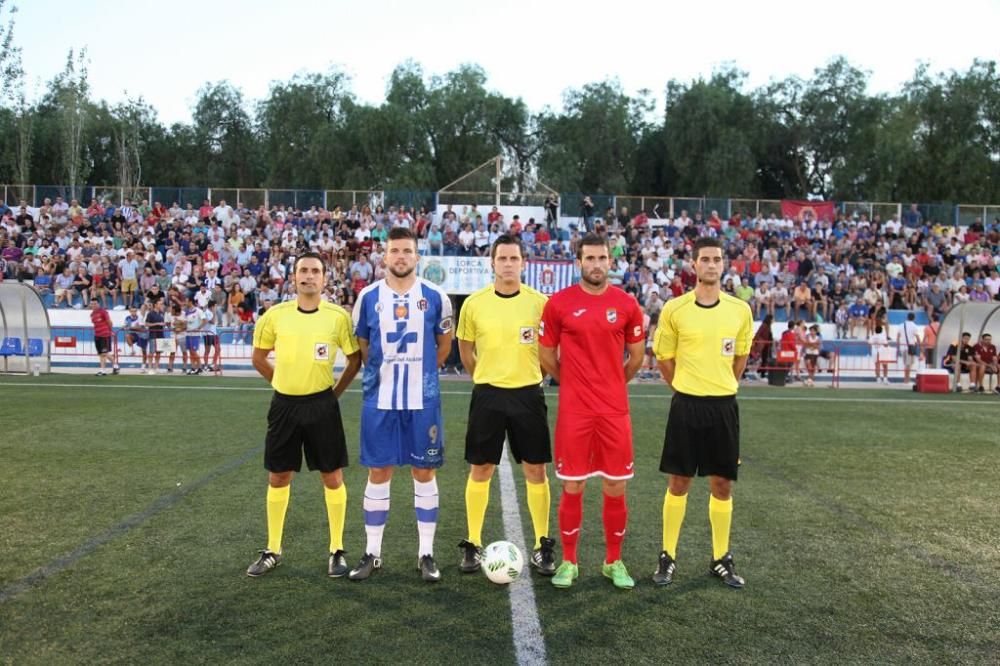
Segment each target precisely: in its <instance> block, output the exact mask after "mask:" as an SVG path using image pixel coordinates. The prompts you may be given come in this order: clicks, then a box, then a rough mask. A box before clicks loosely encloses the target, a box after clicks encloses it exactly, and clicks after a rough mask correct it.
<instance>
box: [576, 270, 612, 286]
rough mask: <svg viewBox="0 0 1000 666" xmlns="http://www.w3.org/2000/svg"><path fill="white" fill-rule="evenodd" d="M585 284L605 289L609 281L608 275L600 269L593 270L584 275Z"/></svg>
mask: <svg viewBox="0 0 1000 666" xmlns="http://www.w3.org/2000/svg"><path fill="white" fill-rule="evenodd" d="M582 277H583V280H584V282H586V283H587V284H589V285H591V286H594V287H603V286H604V284H605V283H606V282H607V281H608V274H607V272H606V271H602V270H600V269H595V270H591V271H590V272H587V273H583V274H582Z"/></svg>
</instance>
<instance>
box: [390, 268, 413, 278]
mask: <svg viewBox="0 0 1000 666" xmlns="http://www.w3.org/2000/svg"><path fill="white" fill-rule="evenodd" d="M415 268H416V266H410V267H409V268H405V269H403V270H399V269H398V268H396V267H395V266H390V267H389V272H390V273H392V274H393V275H394V276H396V277H398V278H405V277H407V276H408V275H409V274H410V273H412V272H413V270H414V269H415Z"/></svg>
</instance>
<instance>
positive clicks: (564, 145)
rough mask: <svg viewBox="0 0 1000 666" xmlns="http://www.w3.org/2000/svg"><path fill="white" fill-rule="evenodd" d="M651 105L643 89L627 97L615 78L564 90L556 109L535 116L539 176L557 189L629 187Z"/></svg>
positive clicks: (602, 190) (647, 128) (608, 190)
mask: <svg viewBox="0 0 1000 666" xmlns="http://www.w3.org/2000/svg"><path fill="white" fill-rule="evenodd" d="M652 106H653V103H652V100H651V99H650V98H649V96H648V92H646V91H643V92H641V93H640V95H639V96H638V97H635V98H631V97H629V96H628V95H626V94H625V93H624V92H623V91H622V87H621V84H620V83H619V82H618V81H617V80H616V79H612V80H608V81H602V82H600V83H590V84H587V85H585V86H584V87H583V88H582V89H580V90H570V91H568V92H567V93H566V94H565V95H564V107H565V110H564V112H563V113H562V114H557V113H555V112H552V111H548V112H544V113H542V114H540V115H539V117H538V119H537V122H538V127H539V130H540V141H541V145H542V148H541V150H540V153H539V169H540V176H541V179H542V180H543V181H545V182H547V183H550V184H551V185H553V186H555V187H558V188H560V189H562V190H567V189H569V190H577V191H581V192H589V193H612V192H628V191H631V189H632V184H633V183H634V182H635V160H636V155H637V153H638V148H639V145H640V143H641V142H642V137H643V136H644V135H645V134H646V133H647V132H649V131H650V130H651V129H652V127H651V126H650V123H649V122H648V120H647V116H648V114H649V112H650V111H651V109H652Z"/></svg>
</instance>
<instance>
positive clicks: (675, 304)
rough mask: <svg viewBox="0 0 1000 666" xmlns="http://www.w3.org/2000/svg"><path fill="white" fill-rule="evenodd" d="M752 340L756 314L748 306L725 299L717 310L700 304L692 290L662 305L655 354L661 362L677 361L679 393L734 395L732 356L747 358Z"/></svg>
mask: <svg viewBox="0 0 1000 666" xmlns="http://www.w3.org/2000/svg"><path fill="white" fill-rule="evenodd" d="M752 338H753V315H752V314H751V313H750V306H749V305H747V304H746V303H745V302H744V301H741V300H740V299H738V298H734V297H732V296H729V295H728V294H720V296H719V301H718V302H717V303H716V304H715V305H712V306H706V305H700V304H699V303H698V301H697V300H695V295H694V292H693V291H689V292H688V293H686V294H684V295H683V296H678V297H677V298H674V299H671V300H669V301H667V303H666V305H664V306H663V310H662V311H661V312H660V320H659V324H658V325H657V327H656V338H655V340H654V341H653V352H654V353H655V354H656V358H658V359H660V360H662V361H666V360H669V359H676V365H675V371H674V381H673V384H672V386H673V388H674V390H675V391H680V392H681V393H686V394H688V395H696V396H722V395H734V394H735V393H736V390H737V389H738V388H739V381H737V379H736V377H735V376H734V375H733V357H735V356H747V355H748V354H749V353H750V341H751V340H752Z"/></svg>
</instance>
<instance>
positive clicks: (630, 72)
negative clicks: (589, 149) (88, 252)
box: [3, 0, 1000, 124]
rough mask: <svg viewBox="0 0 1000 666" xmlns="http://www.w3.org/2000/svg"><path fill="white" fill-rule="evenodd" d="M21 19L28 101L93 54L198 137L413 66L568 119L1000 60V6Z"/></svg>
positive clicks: (18, 29) (885, 81) (302, 4)
mask: <svg viewBox="0 0 1000 666" xmlns="http://www.w3.org/2000/svg"><path fill="white" fill-rule="evenodd" d="M9 2H10V0H8V5H9ZM15 4H18V5H20V6H19V8H18V12H17V14H16V15H15V21H16V25H15V41H16V43H17V44H18V45H20V46H21V47H22V49H23V59H24V67H25V70H26V72H27V74H28V80H29V92H30V91H36V92H38V93H40V92H41V91H43V90H44V89H45V87H46V84H47V82H48V81H49V80H51V79H52V78H53V77H54V76H55V75H56V74H57V73H58V72H59V71H60V70H61V69H62V68H63V66H64V64H65V62H66V54H67V52H68V50H69V49H70V48H75V49H79V48H81V47H86V48H87V53H88V56H89V80H90V84H91V90H92V94H93V96H94V97H95V98H96V99H105V100H107V101H108V102H111V103H115V102H118V101H121V100H123V99H125V97H126V95H128V96H131V97H136V96H142V97H143V98H144V99H145V100H146V101H147V102H149V103H150V104H151V105H152V106H153V107H154V108H155V109H156V110H157V112H158V115H159V118H160V120H161V121H162V122H164V123H166V124H171V123H174V122H189V121H190V119H191V109H192V107H193V106H194V103H195V100H196V98H197V90H198V88H199V87H200V86H201V85H202V84H204V83H206V82H210V81H211V82H214V81H220V80H229V81H231V82H232V83H233V84H234V85H236V86H237V87H238V88H240V89H241V90H242V91H243V93H244V95H245V97H246V98H247V99H248V100H250V101H251V102H252V101H253V100H258V99H262V98H263V97H265V96H266V95H267V91H268V89H269V86H270V83H271V82H273V81H287V80H288V79H290V78H291V77H292V76H293V75H295V74H296V73H307V72H324V71H328V70H329V69H330V68H332V67H337V68H339V69H341V70H342V71H345V72H346V73H347V74H349V76H350V77H351V90H352V91H353V92H354V94H355V95H356V97H357V98H358V99H359V100H360V101H362V102H367V103H372V104H378V103H381V102H382V101H383V99H384V97H385V89H386V83H387V81H388V78H389V74H390V73H391V72H392V70H393V68H395V67H396V65H398V64H399V63H401V62H403V61H405V60H407V59H412V60H414V61H416V62H418V63H419V64H420V65H421V66H422V67H423V70H424V72H425V73H426V74H428V75H431V74H445V73H447V72H449V71H452V70H454V69H456V68H457V67H458V66H459V65H461V64H462V63H470V62H471V63H476V64H479V65H480V66H482V67H483V69H484V70H485V71H486V73H487V75H488V81H487V86H488V87H489V88H491V89H493V90H496V91H497V92H500V93H502V94H504V95H507V96H509V97H520V98H521V99H523V100H524V102H525V103H526V104H527V106H528V108H529V109H530V110H531V111H533V112H538V111H541V110H542V109H543V108H545V107H550V108H552V109H556V110H558V109H560V108H562V99H563V93H564V92H565V91H566V90H568V89H574V88H580V87H582V86H583V85H584V84H586V83H590V82H595V81H601V80H604V79H609V78H617V79H618V80H619V81H620V82H621V84H622V86H623V88H624V89H625V91H626V92H627V93H629V94H634V93H635V92H637V91H638V90H640V89H643V88H645V89H649V90H651V91H652V92H653V93H654V96H655V97H656V98H658V99H659V100H660V103H661V105H662V98H663V90H664V88H665V86H666V83H667V82H668V81H669V80H671V79H676V80H679V81H682V82H688V81H691V80H693V79H696V78H698V77H707V76H710V75H711V73H712V71H713V70H714V69H716V68H718V67H719V66H720V65H724V64H727V63H732V64H734V65H735V66H736V67H738V68H739V69H741V70H743V71H745V72H747V74H748V77H747V85H748V87H749V88H755V87H757V86H759V85H763V84H766V83H767V82H768V81H770V80H780V79H783V78H785V77H787V76H790V75H797V76H801V77H804V78H808V77H810V76H811V75H812V73H813V71H814V70H815V69H816V68H818V67H822V66H823V65H824V64H825V63H827V62H829V60H830V59H832V58H833V57H835V56H837V55H843V56H845V57H846V58H847V59H848V60H849V61H850V62H851V63H852V64H853V65H855V66H856V67H859V68H861V69H863V70H867V71H868V72H870V79H869V91H870V92H876V93H877V92H890V93H891V92H896V91H898V90H899V89H900V86H901V84H902V83H904V82H905V81H908V80H909V79H910V78H911V77H912V75H913V72H914V70H915V68H916V67H917V65H918V63H920V62H926V63H928V65H929V66H930V68H931V71H933V72H939V71H949V70H958V71H964V70H966V69H968V67H969V66H970V65H971V64H972V62H973V60H974V59H975V58H980V59H985V60H1000V40H998V39H997V35H996V28H997V26H1000V0H952V1H951V2H946V3H941V2H928V1H925V0H914V1H913V2H909V3H907V4H905V5H904V4H903V3H889V2H879V1H878V0H866V1H860V0H840V1H839V2H835V3H834V2H825V3H809V2H803V1H802V0H799V1H797V2H793V1H789V0H773V1H765V2H747V1H746V0H744V1H742V2H732V1H716V0H695V1H693V2H692V1H688V2H664V1H662V0H661V1H657V0H646V1H645V2H637V1H635V0H611V1H605V2H591V1H589V0H582V1H580V2H563V1H562V0H559V1H550V2H543V1H539V0H534V1H527V0H508V1H506V2H504V1H503V0H499V1H498V0H494V2H472V1H470V0H458V1H456V0H423V1H421V2H416V1H411V2H406V1H401V0H366V1H364V2H357V1H355V2H344V1H342V0H330V1H328V2H323V0H319V1H315V0H311V1H309V2H306V1H304V0H280V1H278V2H273V1H271V2H263V1H260V0H244V1H243V2H241V3H232V2H213V1H212V0H201V1H197V0H173V1H172V2H169V3H167V2H163V1H162V0H158V1H156V2H154V1H151V0H93V1H91V2H86V3H79V4H77V5H70V4H69V3H66V2H65V0H58V1H57V0H20V1H19V2H18V1H17V0H15ZM7 16H8V14H7V12H6V10H5V12H4V15H3V17H4V19H6V17H7Z"/></svg>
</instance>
